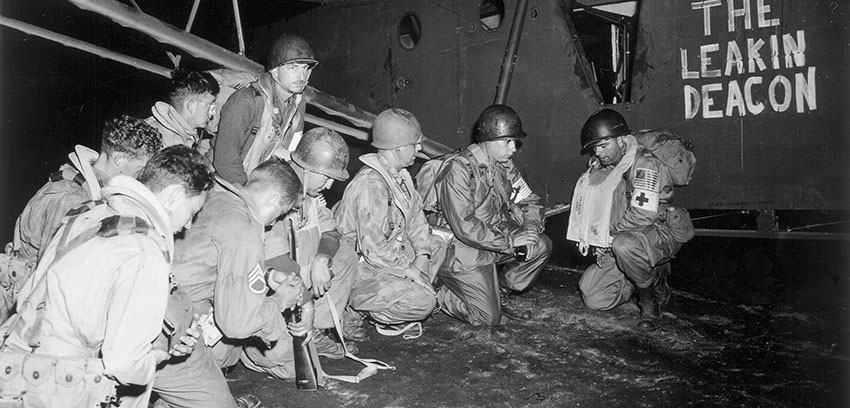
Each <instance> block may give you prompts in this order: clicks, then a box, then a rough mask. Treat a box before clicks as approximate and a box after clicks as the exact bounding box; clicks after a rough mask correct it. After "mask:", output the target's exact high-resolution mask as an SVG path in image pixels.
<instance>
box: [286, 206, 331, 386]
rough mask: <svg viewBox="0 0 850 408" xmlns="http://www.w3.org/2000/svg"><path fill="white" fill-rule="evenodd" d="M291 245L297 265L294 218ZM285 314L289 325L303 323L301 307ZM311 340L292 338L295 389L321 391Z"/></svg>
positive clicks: (320, 366)
mask: <svg viewBox="0 0 850 408" xmlns="http://www.w3.org/2000/svg"><path fill="white" fill-rule="evenodd" d="M289 245H290V247H289V248H290V253H289V255H290V257H292V260H293V261H295V262H296V263H297V262H298V258H297V257H296V256H295V255H296V254H295V252H296V250H297V248H298V246H297V245H296V244H295V221H294V220H293V219H292V218H290V219H289ZM287 312H288V313H287ZM283 313H284V314H283V317H284V319H286V322H287V323H292V322H296V323H297V322H300V321H301V306H298V305H296V306H295V307H294V308H292V309H291V310H287V311H284V312H283ZM310 340H312V339H310ZM310 340H308V339H307V335H306V334H305V335H303V336H292V353H293V355H294V357H295V388H296V389H299V390H309V391H315V390H318V389H319V386H320V385H323V384H324V378H323V377H322V375H323V371H322V365H321V363H320V362H319V354H318V353H317V352H316V345H315V344H313V342H312V341H310Z"/></svg>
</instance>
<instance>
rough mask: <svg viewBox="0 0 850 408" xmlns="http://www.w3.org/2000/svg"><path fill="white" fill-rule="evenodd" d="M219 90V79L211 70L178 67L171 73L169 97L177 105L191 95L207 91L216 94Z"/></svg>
mask: <svg viewBox="0 0 850 408" xmlns="http://www.w3.org/2000/svg"><path fill="white" fill-rule="evenodd" d="M218 91H219V87H218V81H216V80H215V78H214V77H213V76H212V75H211V74H210V73H209V72H201V71H190V70H187V69H179V68H178V69H176V70H174V72H172V73H171V92H170V93H169V94H168V98H169V100H170V101H171V104H172V105H174V106H177V104H178V103H179V102H180V101H182V100H184V99H186V98H188V97H190V96H193V95H203V94H205V93H210V94H212V96H216V95H218Z"/></svg>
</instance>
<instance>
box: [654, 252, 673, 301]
mask: <svg viewBox="0 0 850 408" xmlns="http://www.w3.org/2000/svg"><path fill="white" fill-rule="evenodd" d="M655 270H656V272H657V277H656V278H655V283H653V284H652V290H653V292H655V298H656V299H658V304H659V305H661V306H664V305H666V304H667V303H668V302H669V301H670V285H668V284H667V277H668V276H670V262H667V263H665V264H663V265H658V266H656V267H655Z"/></svg>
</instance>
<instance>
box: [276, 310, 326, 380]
mask: <svg viewBox="0 0 850 408" xmlns="http://www.w3.org/2000/svg"><path fill="white" fill-rule="evenodd" d="M283 317H284V319H286V322H287V323H297V322H300V321H301V306H295V307H294V308H293V309H290V310H286V311H284V312H283ZM292 353H293V355H294V357H295V388H296V389H299V390H308V391H315V390H318V389H319V386H320V384H321V383H322V382H323V381H322V380H323V379H322V366H321V363H319V358H318V355H317V354H316V346H315V345H314V344H313V342H312V341H309V340H307V335H306V334H304V335H301V336H292Z"/></svg>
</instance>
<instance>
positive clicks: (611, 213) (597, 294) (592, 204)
mask: <svg viewBox="0 0 850 408" xmlns="http://www.w3.org/2000/svg"><path fill="white" fill-rule="evenodd" d="M581 147H582V150H584V151H587V152H589V153H592V155H593V157H592V158H591V159H590V163H589V165H588V169H587V171H586V172H585V173H584V174H583V175H582V177H581V178H579V181H578V182H577V183H576V188H575V193H574V194H573V201H572V207H571V208H572V211H571V213H570V224H569V229H568V232H567V239H570V240H573V241H576V242H578V243H579V248H580V250H581V251H582V252H583V253H586V252H587V248H589V247H592V248H593V250H594V253H595V255H596V263H595V264H593V265H590V266H589V267H588V268H587V270H586V271H585V272H584V274H583V275H582V278H581V281H580V283H579V288H580V290H581V293H582V298H583V300H584V303H585V305H586V306H587V307H589V308H591V309H595V310H610V309H613V308H615V307H617V306H619V305H621V304H623V303H625V302H626V301H628V300H629V299H630V298H631V297H632V294H634V293H635V292H636V294H637V297H638V304H639V306H640V310H641V313H640V319H639V321H638V327H639V328H641V329H646V330H653V329H655V328H656V327H657V326H658V324H659V321H660V318H661V311H660V306H661V305H663V304H664V303H666V302H667V301H668V300H669V298H670V289H669V287H668V286H667V274H668V273H669V271H670V265H669V262H668V261H669V260H670V258H671V257H672V256H673V255H675V253H676V252H677V251H678V250H679V247H680V244H679V243H677V242H676V241H675V239H674V238H673V237H672V235H671V234H670V231H669V229H668V228H667V227H666V226H665V225H664V224H665V223H664V219H665V217H666V214H667V213H668V208H671V207H669V202H670V199H671V198H672V196H673V183H672V180H671V177H670V173H669V170H668V168H667V167H666V166H665V165H664V164H663V163H662V162H661V161H660V160H659V159H658V158H656V157H655V156H654V155H653V154H652V153H651V152H649V151H648V150H647V149H645V148H644V147H643V146H641V145H640V144H639V143H638V142H637V139H635V137H634V136H632V134H631V130H629V126H628V125H627V124H626V120H625V119H624V118H623V116H622V115H620V114H619V113H618V112H617V111H614V110H612V109H602V110H599V111H598V112H596V113H594V114H593V115H591V116H590V117H589V118H588V119H587V121H586V122H585V124H584V126H583V127H582V129H581Z"/></svg>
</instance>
